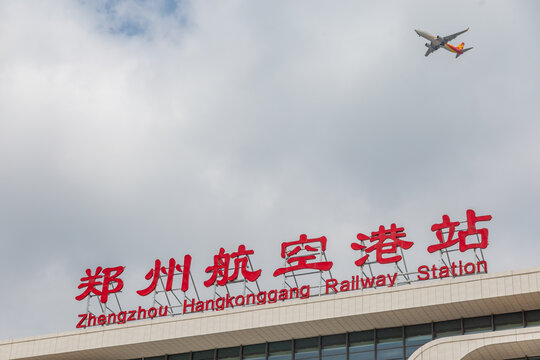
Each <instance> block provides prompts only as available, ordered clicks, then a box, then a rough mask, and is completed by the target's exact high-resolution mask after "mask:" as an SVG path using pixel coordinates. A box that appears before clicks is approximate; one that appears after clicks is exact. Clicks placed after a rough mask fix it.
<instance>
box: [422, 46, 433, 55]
mask: <svg viewBox="0 0 540 360" xmlns="http://www.w3.org/2000/svg"><path fill="white" fill-rule="evenodd" d="M434 51H435V50H433V48H432V47H431V46H430V47H428V49H427V51H426V55H424V56H428V55H429V54H431V53H432V52H434Z"/></svg>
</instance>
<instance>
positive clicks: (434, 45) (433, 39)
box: [414, 28, 472, 59]
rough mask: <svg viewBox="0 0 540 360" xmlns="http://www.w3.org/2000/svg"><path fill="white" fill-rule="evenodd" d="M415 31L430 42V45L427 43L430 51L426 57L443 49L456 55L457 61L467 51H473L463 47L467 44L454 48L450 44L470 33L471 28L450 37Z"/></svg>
mask: <svg viewBox="0 0 540 360" xmlns="http://www.w3.org/2000/svg"><path fill="white" fill-rule="evenodd" d="M414 31H415V32H416V33H417V34H418V36H421V37H423V38H424V39H427V40H429V41H430V43H426V47H427V48H428V49H427V51H426V55H425V56H428V55H429V54H431V53H432V52H434V51H435V50H438V49H439V48H443V49H445V50H448V51H450V52H451V53H455V54H456V59H457V58H458V57H459V56H460V55H463V54H464V53H465V52H466V51H469V50H471V49H472V47H470V48H467V49H464V48H463V47H464V46H465V43H461V44H459V45H458V46H453V45H450V44H448V42H449V41H452V40H454V39H455V38H457V37H458V36H459V35H461V34H463V33H464V32H467V31H469V28H467V29H465V30H463V31H460V32H458V33H455V34H452V35H448V36H439V35H437V36H433V35H431V34H430V33H428V32H426V31H423V30H414Z"/></svg>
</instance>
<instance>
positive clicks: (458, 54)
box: [456, 47, 472, 59]
mask: <svg viewBox="0 0 540 360" xmlns="http://www.w3.org/2000/svg"><path fill="white" fill-rule="evenodd" d="M471 49H472V47H470V48H466V49H463V50H461V52H460V53H457V54H456V59H457V58H458V57H459V56H460V55H463V54H464V53H465V52H466V51H469V50H471Z"/></svg>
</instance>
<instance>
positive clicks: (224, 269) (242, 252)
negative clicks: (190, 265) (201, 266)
mask: <svg viewBox="0 0 540 360" xmlns="http://www.w3.org/2000/svg"><path fill="white" fill-rule="evenodd" d="M251 254H254V251H253V250H246V247H245V246H244V245H240V246H238V251H236V252H233V253H232V254H229V253H225V249H223V248H221V249H219V254H217V255H214V265H212V266H209V267H207V268H206V270H205V272H207V273H211V275H210V278H209V279H208V280H206V281H205V282H204V286H206V287H209V286H211V285H213V284H215V283H216V280H217V284H218V285H220V286H224V285H226V284H227V283H229V282H231V281H234V280H236V279H237V278H238V275H239V273H240V272H241V273H242V276H243V277H244V279H246V280H247V281H251V282H253V281H256V280H257V279H258V278H259V276H260V275H261V271H262V270H260V269H259V270H257V271H250V270H248V268H247V265H248V261H249V258H248V255H251ZM231 260H234V264H233V265H234V269H231V268H230V263H231ZM230 270H233V272H232V273H230ZM218 277H219V279H218Z"/></svg>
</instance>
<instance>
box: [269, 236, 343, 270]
mask: <svg viewBox="0 0 540 360" xmlns="http://www.w3.org/2000/svg"><path fill="white" fill-rule="evenodd" d="M317 243H319V244H320V249H318V248H316V247H314V246H312V245H310V244H313V245H315V244H317ZM302 250H304V251H306V252H308V254H305V255H299V256H295V255H297V254H298V253H299V252H300V251H302ZM319 250H320V251H321V252H322V251H325V250H326V237H325V236H321V237H320V238H314V239H308V237H307V235H306V234H302V235H300V239H299V240H297V241H290V242H284V243H282V244H281V257H282V258H283V259H286V261H287V264H292V263H296V264H295V265H291V266H288V267H287V266H286V267H282V268H279V269H277V270H276V271H274V276H279V275H281V274H284V273H286V272H290V271H295V270H302V269H316V270H320V271H327V270H330V269H331V268H332V265H333V263H332V262H331V261H314V262H308V261H309V260H313V259H315V258H316V257H317V253H318V252H319ZM309 253H311V254H309ZM313 253H315V254H313Z"/></svg>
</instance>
